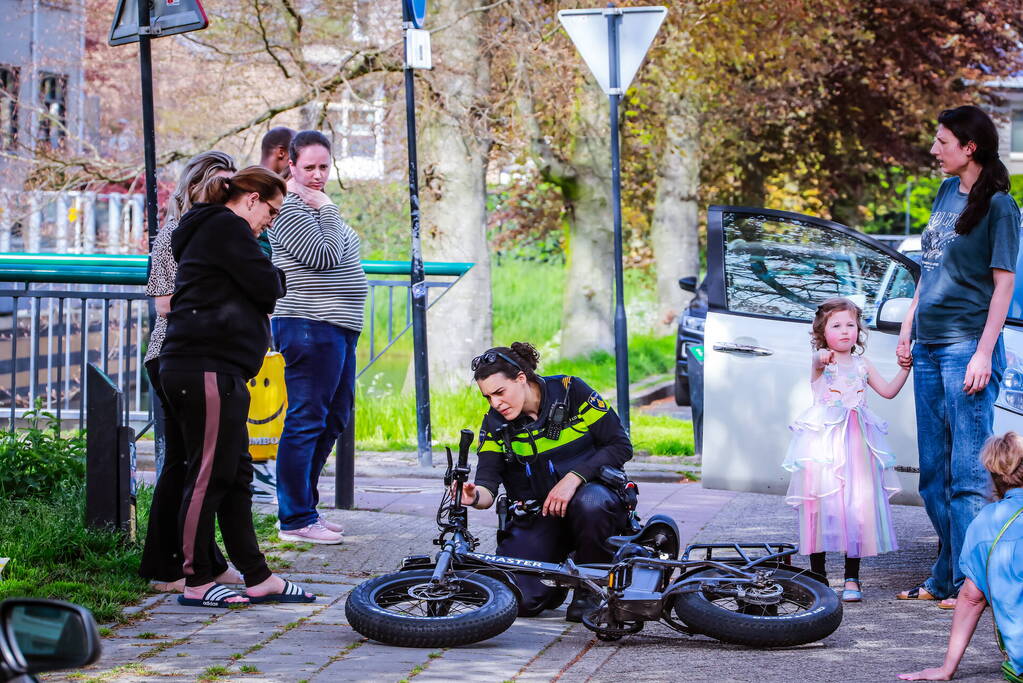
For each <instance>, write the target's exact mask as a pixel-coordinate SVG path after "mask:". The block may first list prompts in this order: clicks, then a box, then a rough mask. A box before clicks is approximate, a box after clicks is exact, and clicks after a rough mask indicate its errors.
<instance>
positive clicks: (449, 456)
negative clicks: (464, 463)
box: [444, 446, 454, 474]
mask: <svg viewBox="0 0 1023 683" xmlns="http://www.w3.org/2000/svg"><path fill="white" fill-rule="evenodd" d="M444 450H445V451H447V453H448V473H449V474H450V472H451V468H452V467H454V461H453V460H452V459H451V448H450V447H447V446H445V448H444Z"/></svg>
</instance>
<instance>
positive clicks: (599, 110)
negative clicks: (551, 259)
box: [561, 79, 614, 358]
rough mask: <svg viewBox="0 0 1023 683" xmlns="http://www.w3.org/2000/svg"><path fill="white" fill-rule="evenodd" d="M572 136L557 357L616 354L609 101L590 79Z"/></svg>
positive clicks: (579, 102) (564, 188) (578, 101)
mask: <svg viewBox="0 0 1023 683" xmlns="http://www.w3.org/2000/svg"><path fill="white" fill-rule="evenodd" d="M578 93H579V94H578V97H577V98H576V110H575V112H574V117H573V119H574V121H573V123H574V125H573V129H574V136H573V142H572V146H571V148H570V149H569V153H568V160H567V164H568V166H570V167H571V168H572V169H573V170H574V177H573V178H572V180H571V182H567V183H566V184H565V185H563V186H562V191H563V192H564V195H565V201H566V203H567V204H568V208H569V211H568V240H567V242H568V244H567V250H566V252H567V257H568V262H567V265H566V268H567V270H566V274H565V275H566V276H565V293H564V296H563V298H562V304H563V309H562V321H563V322H562V327H561V357H562V358H572V357H575V356H581V355H586V354H589V353H592V352H594V351H611V350H613V349H614V317H613V310H614V309H613V305H612V298H613V291H614V290H613V285H614V227H613V225H612V216H611V147H610V143H609V140H610V137H611V134H610V128H611V125H610V121H609V120H608V103H607V98H606V97H604V96H603V93H602V91H601V90H600V89H599V88H597V87H595V84H593V83H591V82H590V81H589V80H588V79H587V80H586V81H584V82H580V85H579V90H578Z"/></svg>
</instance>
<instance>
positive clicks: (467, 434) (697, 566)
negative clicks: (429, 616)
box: [400, 429, 796, 630]
mask: <svg viewBox="0 0 1023 683" xmlns="http://www.w3.org/2000/svg"><path fill="white" fill-rule="evenodd" d="M472 438H473V434H472V432H471V431H469V430H467V429H466V430H462V436H461V441H460V443H459V453H458V464H457V466H455V465H454V464H453V463H452V457H451V450H450V449H448V450H447V456H448V469H447V472H446V473H445V477H444V483H445V487H446V489H447V490H450V491H452V495H453V498H452V500H451V502H450V504H448V505H447V506H445V503H446V498H445V500H444V501H442V503H441V507H440V509H439V510H438V512H437V522H438V526H439V527H440V529H441V533H440V536H439V537H438V538H437V539H435V540H434V543H435V544H436V545H439V546H441V550H440V552H438V553H437V556H436V560H435V561H434V562H431V561H430V557H429V556H428V555H416V556H410V557H407V558H405V560H403V562H402V564H401V567H400V568H401V569H402V570H406V569H413V568H425V567H428V566H430V565H431V564H432V565H433V573H432V576H431V578H430V583H433V584H437V585H445V584H446V583H447V582H448V581H449V580H450V579H451V577H452V576H453V574H452V573H451V572H452V570H453V569H457V570H468V571H472V570H484V571H486V570H490V571H491V572H492V573H496V574H497V575H498V576H499V577H500V578H502V580H504V582H505V583H507V584H508V585H509V586H510V587H511V588H512V589H513V590H514V591H515V592H516V593H518V589H517V588H516V587H515V583H514V581H513V580H512V579H511V576H510V574H511V573H517V574H529V575H533V576H538V577H540V578H542V579H546V580H551V581H554V582H555V583H556V584H557V585H558V586H562V587H569V588H575V587H579V586H582V585H585V586H586V587H587V588H589V589H590V590H591V591H593V592H594V593H595V594H597V595H598V596H600V598H601V599H602V601H603V602H604V604H606V605H614V606H616V607H617V608H618V609H619V610H621V611H623V612H624V613H628V614H631V615H634V616H639V617H641V618H642V619H643V620H657V619H666V620H667V621H668V623H669V625H670V626H672V627H673V628H676V629H679V630H683V629H684V627H682V628H680V627H681V625H680V624H678V623H677V622H676V623H672V622H673V621H674V620H671V619H670V617H665V613H666V612H667V611H668V610H667V609H665V606H668V607H670V604H671V601H670V600H667V599H668V598H670V597H671V596H673V595H676V594H679V593H682V592H685V591H687V590H696V589H698V588H699V587H700V586H705V585H708V584H714V583H718V584H720V583H727V584H729V585H730V586H740V587H741V586H743V585H745V584H756V583H759V582H762V581H763V579H764V574H765V573H766V572H765V570H768V569H772V568H780V567H790V566H791V565H790V564H789V562H788V558H789V557H791V556H792V555H793V554H795V552H796V547H795V546H793V545H791V544H788V543H697V544H691V545H689V546H687V547H686V549H685V552H684V553H683V554H682V557H681V558H679V559H672V558H670V557H665V556H662V557H657V556H654V551H653V550H651V549H649V548H645V547H641V546H639V545H635V544H632V543H628V544H625V545H623V547H621V548H619V551H618V553H616V555H615V559H614V561H613V562H612V563H609V564H576V563H575V562H574V561H572V559H571V558H569V559H567V560H565V561H564V562H561V563H552V562H540V561H537V560H526V559H522V558H516V557H507V556H504V555H497V554H492V553H481V552H476V547H477V546H478V544H479V542H478V540H477V539H476V538H475V537H473V536H472V534H470V533H469V529H468V514H467V510H466V508H465V506H464V505H462V502H461V500H462V485H463V484H464V483H465V481H466V480H467V479H468V475H469V466H468V449H469V446H470V445H471V443H472ZM651 521H653V520H651ZM669 521H670V520H669ZM650 523H651V522H648V525H649V524H650ZM641 534H642V532H640V534H637V536H640V535H641ZM700 551H702V552H703V554H704V557H702V558H693V557H692V555H693V554H694V553H697V554H698V553H699V552H700ZM715 551H718V556H717V557H716V558H715V557H714V552H715ZM723 551H725V552H727V551H730V552H731V554H728V555H726V556H724V557H722V552H723ZM753 551H759V553H762V554H758V553H754V552H753ZM708 569H713V570H716V571H717V572H719V573H720V576H717V577H715V576H710V577H708V576H700V577H698V578H695V577H694V575H695V574H698V573H701V572H702V571H703V570H708ZM676 571H677V572H678V578H677V579H675V580H674V581H672V580H670V579H671V578H672V577H674V576H676ZM622 605H625V606H626V608H623V607H622Z"/></svg>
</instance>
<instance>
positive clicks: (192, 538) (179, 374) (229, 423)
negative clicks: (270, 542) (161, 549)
mask: <svg viewBox="0 0 1023 683" xmlns="http://www.w3.org/2000/svg"><path fill="white" fill-rule="evenodd" d="M160 381H161V384H162V385H163V390H164V394H165V395H166V396H167V406H166V408H167V412H168V413H170V414H172V415H173V419H174V420H175V421H176V422H177V424H178V427H179V430H180V434H181V439H182V443H183V446H184V453H185V480H184V492H183V495H182V498H181V508H180V512H179V517H178V524H179V529H180V533H181V549H182V569H183V571H184V574H185V583H186V584H187V585H189V586H201V585H203V584H206V583H209V582H211V581H213V577H214V576H215V575H216V572H217V567H216V566H215V565H214V562H215V558H214V557H213V556H212V553H211V547H212V546H213V545H214V543H213V540H214V529H213V524H214V520H216V521H217V522H218V523H219V524H220V532H221V535H222V536H223V538H224V545H225V546H226V548H227V555H228V557H230V558H231V561H232V562H234V565H235V567H237V568H238V571H240V572H241V573H242V574H243V575H244V577H245V585H246V586H254V585H256V584H258V583H262V582H263V581H266V579H268V578H269V577H270V569H269V568H268V567H267V566H266V560H265V559H264V557H263V553H262V552H260V550H259V544H258V542H257V541H256V532H255V530H254V529H253V526H252V490H251V483H252V458H251V457H250V456H249V449H248V443H249V437H248V431H247V429H246V427H245V420H246V418H247V416H248V413H249V391H248V388H247V387H246V386H245V380H244V379H242V377H241V376H240V375H233V374H227V373H222V372H203V371H184V370H168V369H166V368H163V369H162V370H161V372H160Z"/></svg>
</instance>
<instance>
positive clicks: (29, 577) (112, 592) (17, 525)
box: [0, 478, 278, 623]
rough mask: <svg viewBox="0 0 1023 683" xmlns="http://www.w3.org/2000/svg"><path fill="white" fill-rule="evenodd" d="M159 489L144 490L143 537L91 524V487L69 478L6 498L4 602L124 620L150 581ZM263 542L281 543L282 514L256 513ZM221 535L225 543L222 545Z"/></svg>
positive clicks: (2, 517)
mask: <svg viewBox="0 0 1023 683" xmlns="http://www.w3.org/2000/svg"><path fill="white" fill-rule="evenodd" d="M152 497H153V496H152V488H150V487H142V488H141V489H140V490H139V494H138V529H139V532H138V539H137V540H136V541H126V539H125V535H124V534H123V533H122V532H120V531H113V530H101V529H91V528H88V527H86V526H85V523H84V521H85V484H84V483H82V482H80V481H76V480H74V479H70V478H68V479H65V480H64V481H63V482H62V483H61V484H60V485H59V486H57V487H56V488H55V489H54V490H53V491H52V493H51V494H50V495H49V496H47V497H35V498H25V499H7V498H5V499H0V530H2V534H0V557H9V558H11V562H10V564H8V565H7V567H6V568H5V569H4V574H3V578H2V580H0V600H4V599H6V598H13V597H34V598H52V599H57V600H67V601H68V602H74V603H77V604H79V605H82V606H84V607H87V608H88V609H89V610H91V611H92V613H93V615H94V616H95V617H96V620H97V621H98V622H100V623H107V622H121V621H125V620H126V619H125V618H124V616H123V615H122V614H121V609H122V607H124V606H125V605H132V604H136V603H138V602H139V600H141V599H142V597H143V596H144V595H145V594H146V591H147V589H148V583H147V582H146V581H145V580H144V579H142V578H140V577H139V575H138V569H139V562H140V560H141V557H142V541H143V539H144V537H145V530H146V528H147V526H148V524H149V506H150V504H151V503H152ZM253 521H254V526H255V528H256V536H257V538H258V539H259V542H260V547H262V548H263V549H264V550H272V549H273V547H274V544H275V543H277V542H278V539H277V529H276V528H275V526H274V523H275V521H276V518H275V517H274V516H272V515H265V514H260V513H255V514H254V515H253ZM217 534H218V542H222V541H221V540H220V537H219V531H218V532H217Z"/></svg>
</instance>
